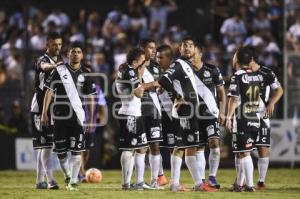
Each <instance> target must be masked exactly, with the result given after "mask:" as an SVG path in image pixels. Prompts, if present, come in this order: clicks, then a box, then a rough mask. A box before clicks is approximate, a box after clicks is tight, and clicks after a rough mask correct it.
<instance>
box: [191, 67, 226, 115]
mask: <svg viewBox="0 0 300 199" xmlns="http://www.w3.org/2000/svg"><path fill="white" fill-rule="evenodd" d="M194 73H195V75H196V76H197V77H198V78H199V80H200V81H201V82H202V83H203V87H205V88H201V87H200V89H201V90H200V91H199V92H206V93H205V94H204V95H206V96H207V95H210V96H211V97H210V99H211V100H203V98H202V97H201V96H199V100H200V114H201V115H211V114H212V113H210V112H209V109H208V107H209V106H215V105H218V103H217V102H218V101H217V97H218V96H217V89H216V88H217V86H223V85H224V84H225V81H224V79H223V76H222V74H221V72H220V70H219V68H218V67H216V66H214V65H211V64H208V63H203V66H202V67H201V69H200V70H194ZM212 100H214V102H212ZM217 108H218V107H217Z"/></svg>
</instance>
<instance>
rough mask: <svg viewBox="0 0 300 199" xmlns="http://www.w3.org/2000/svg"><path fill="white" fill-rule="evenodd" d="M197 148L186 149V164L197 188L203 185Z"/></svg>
mask: <svg viewBox="0 0 300 199" xmlns="http://www.w3.org/2000/svg"><path fill="white" fill-rule="evenodd" d="M196 149H197V148H196V147H191V148H187V149H185V164H186V165H187V167H188V169H189V171H190V173H191V176H192V178H193V180H194V183H195V188H196V187H199V186H201V185H202V184H203V182H202V178H201V177H202V176H201V173H200V169H199V162H198V161H197V158H196Z"/></svg>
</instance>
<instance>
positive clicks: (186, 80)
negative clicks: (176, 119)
mask: <svg viewBox="0 0 300 199" xmlns="http://www.w3.org/2000/svg"><path fill="white" fill-rule="evenodd" d="M191 74H192V76H191ZM191 78H194V73H193V69H192V65H191V63H190V62H189V61H188V60H185V59H181V58H180V59H177V60H175V62H174V63H173V64H172V65H171V66H170V68H169V69H168V70H167V71H166V74H165V75H163V76H162V77H161V78H160V80H159V84H160V85H161V86H162V87H163V88H164V89H165V90H167V91H168V92H170V93H172V96H171V97H175V98H180V97H184V99H185V101H186V102H188V103H189V106H192V107H193V108H195V107H197V106H198V103H199V101H198V96H197V92H196V88H195V87H196V85H195V80H193V79H191ZM194 110H195V109H194ZM190 111H191V110H190V109H187V113H186V114H187V115H189V114H190ZM182 114H183V115H185V113H182ZM173 116H174V115H173Z"/></svg>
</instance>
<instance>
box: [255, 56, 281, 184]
mask: <svg viewBox="0 0 300 199" xmlns="http://www.w3.org/2000/svg"><path fill="white" fill-rule="evenodd" d="M250 66H251V68H252V69H253V70H254V71H257V72H258V73H259V74H260V75H261V77H262V78H263V79H262V83H261V88H260V96H261V103H260V112H261V114H260V129H259V133H258V135H257V138H256V141H255V145H256V148H257V150H258V155H259V158H258V161H257V168H258V173H259V175H258V176H259V179H258V182H257V188H258V189H265V188H266V186H265V178H266V174H267V171H268V166H269V156H270V148H269V147H270V144H271V143H270V133H271V129H270V117H272V115H273V111H274V106H275V104H276V103H277V102H278V101H279V99H280V98H281V96H282V95H283V89H282V87H281V85H280V83H279V81H278V79H277V77H276V75H275V73H274V72H273V71H272V70H271V69H270V68H268V67H265V66H262V67H261V66H260V65H259V64H257V63H256V61H255V52H254V59H253V60H252V62H251V63H250ZM270 90H272V92H271V95H270Z"/></svg>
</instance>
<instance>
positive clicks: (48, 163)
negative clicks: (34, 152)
mask: <svg viewBox="0 0 300 199" xmlns="http://www.w3.org/2000/svg"><path fill="white" fill-rule="evenodd" d="M42 163H43V166H44V168H45V171H46V176H47V180H48V183H51V182H52V181H54V178H53V169H52V149H42Z"/></svg>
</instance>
